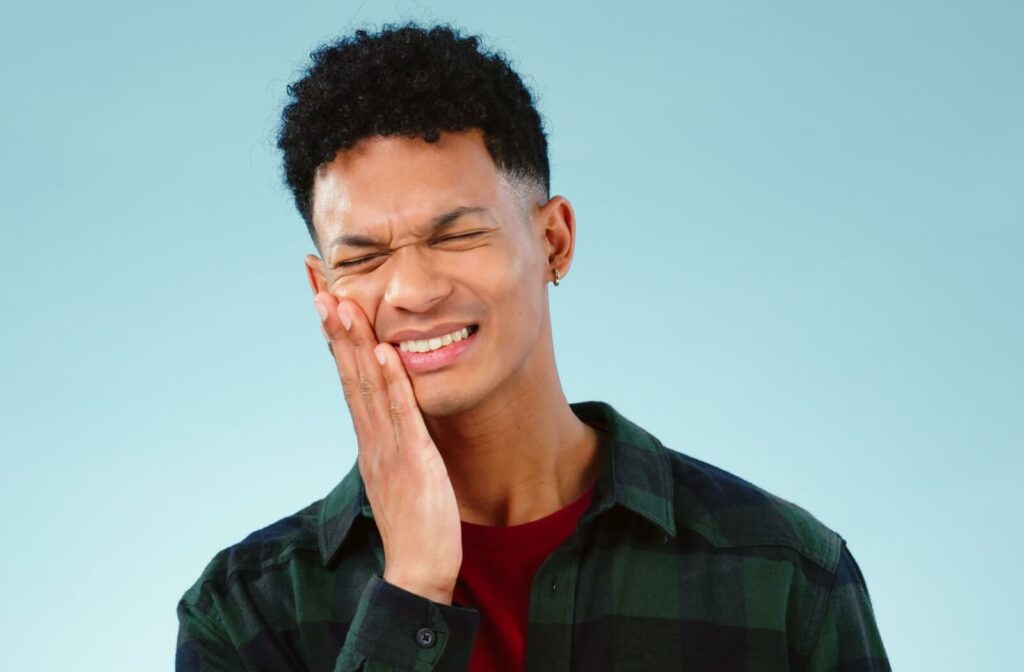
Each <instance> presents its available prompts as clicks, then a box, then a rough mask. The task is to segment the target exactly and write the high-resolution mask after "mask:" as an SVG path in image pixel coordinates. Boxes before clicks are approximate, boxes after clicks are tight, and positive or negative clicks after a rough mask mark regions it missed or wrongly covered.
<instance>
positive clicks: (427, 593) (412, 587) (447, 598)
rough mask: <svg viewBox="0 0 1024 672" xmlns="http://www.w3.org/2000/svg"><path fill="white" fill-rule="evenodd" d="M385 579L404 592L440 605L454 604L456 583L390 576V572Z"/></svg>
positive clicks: (385, 573) (398, 575) (386, 573)
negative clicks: (453, 597)
mask: <svg viewBox="0 0 1024 672" xmlns="http://www.w3.org/2000/svg"><path fill="white" fill-rule="evenodd" d="M383 579H384V580H385V581H387V582H388V583H390V584H391V585H393V586H397V587H399V588H401V589H402V590H407V591H409V592H410V593H413V594H415V595H419V596H420V597H425V598H427V599H428V600H430V601H432V602H438V603H440V604H447V605H450V604H451V603H452V596H453V595H454V593H455V582H454V581H452V582H450V583H449V582H437V581H428V580H424V579H416V578H414V577H409V576H403V575H400V574H389V573H388V572H384V576H383Z"/></svg>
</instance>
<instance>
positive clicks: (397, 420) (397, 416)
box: [390, 400, 405, 428]
mask: <svg viewBox="0 0 1024 672" xmlns="http://www.w3.org/2000/svg"><path fill="white" fill-rule="evenodd" d="M390 411H391V422H393V423H394V424H395V427H396V428H400V427H401V426H402V416H404V415H405V406H404V405H403V404H402V402H401V401H400V400H395V401H392V402H391V408H390Z"/></svg>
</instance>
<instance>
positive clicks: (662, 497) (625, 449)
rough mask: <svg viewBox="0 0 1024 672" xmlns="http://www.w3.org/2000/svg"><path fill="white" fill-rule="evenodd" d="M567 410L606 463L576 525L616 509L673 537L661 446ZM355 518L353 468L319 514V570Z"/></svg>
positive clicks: (600, 410)
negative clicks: (597, 439) (593, 432)
mask: <svg viewBox="0 0 1024 672" xmlns="http://www.w3.org/2000/svg"><path fill="white" fill-rule="evenodd" d="M569 406H570V408H572V411H573V413H575V414H576V416H577V417H578V418H579V419H580V420H582V421H583V422H585V423H587V424H588V425H591V426H592V427H595V428H596V429H598V430H600V434H601V449H602V450H603V451H604V454H605V457H606V458H607V459H605V460H604V461H603V462H602V466H601V472H600V475H599V476H598V479H597V483H596V486H595V488H594V497H593V503H592V504H591V506H590V509H589V510H588V511H587V512H586V513H584V515H583V517H582V518H581V520H580V523H581V524H584V523H587V522H588V521H589V520H591V519H592V518H594V517H595V516H597V515H599V514H601V513H602V512H604V511H606V510H608V509H610V508H612V507H613V506H616V505H617V506H622V507H624V508H626V509H629V510H630V511H633V512H634V513H636V514H638V515H639V516H641V517H642V518H644V519H646V520H648V521H650V522H651V523H653V524H655V525H657V526H658V527H660V528H661V529H662V530H664V531H665V533H666V534H667V535H669V536H671V537H674V536H675V534H676V524H675V515H674V506H673V501H674V495H673V487H672V468H671V465H670V464H669V456H668V454H667V449H666V448H665V446H663V445H662V443H661V442H660V441H659V440H658V439H656V438H655V437H654V436H652V435H651V434H649V433H648V432H647V431H645V430H644V429H643V428H642V427H640V426H639V425H636V424H634V423H633V422H631V421H630V420H628V419H627V418H625V417H624V416H622V415H621V414H619V413H618V412H617V411H616V410H615V409H614V408H612V406H611V405H610V404H607V403H605V402H602V401H583V402H577V403H573V404H570V405H569ZM359 517H363V518H368V519H372V518H373V511H372V510H371V509H370V502H369V500H367V498H366V489H365V487H364V486H363V480H362V477H361V476H360V474H359V467H358V463H356V464H355V465H353V466H352V469H351V470H349V472H348V474H347V475H346V476H345V478H344V479H342V481H341V483H339V484H338V485H337V487H335V488H334V490H332V491H331V493H330V494H329V495H327V497H326V498H325V499H324V503H323V506H322V507H321V509H320V520H319V539H320V557H321V559H322V560H323V563H324V565H327V564H330V563H331V562H332V561H333V559H334V557H335V556H336V555H337V553H338V550H339V549H340V548H341V546H342V544H344V542H345V539H346V538H347V537H348V533H349V531H350V530H351V529H352V526H353V524H354V523H355V521H356V519H357V518H359Z"/></svg>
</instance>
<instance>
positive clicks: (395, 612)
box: [334, 574, 480, 672]
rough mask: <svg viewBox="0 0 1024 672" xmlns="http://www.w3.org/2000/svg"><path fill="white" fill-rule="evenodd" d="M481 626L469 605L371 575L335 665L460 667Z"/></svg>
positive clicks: (428, 671)
mask: <svg viewBox="0 0 1024 672" xmlns="http://www.w3.org/2000/svg"><path fill="white" fill-rule="evenodd" d="M479 625H480V612H479V611H477V610H476V609H474V608H472V607H468V606H462V605H458V604H452V605H448V604H441V603H439V602H434V601H432V600H430V599H429V598H426V597H423V596H421V595H417V594H416V593H411V592H409V591H407V590H405V589H404V588H399V587H398V586H396V585H394V584H392V583H388V582H387V581H385V580H384V579H383V578H381V577H380V576H379V575H377V574H374V575H373V576H371V577H370V580H369V581H368V582H367V584H366V587H365V588H363V592H362V595H360V597H359V605H358V606H357V607H356V613H355V616H354V617H353V618H352V624H351V626H349V630H348V635H347V636H346V638H345V645H344V646H343V647H342V650H341V654H340V655H339V656H338V660H337V663H336V665H335V667H334V670H335V672H349V671H350V670H362V669H367V670H368V669H390V668H395V669H399V670H413V671H415V672H433V671H435V670H436V671H437V672H441V671H442V670H443V671H449V670H451V671H456V670H459V671H463V670H466V669H468V668H469V656H470V654H471V653H472V651H473V642H474V640H475V639H476V631H477V629H478V628H479ZM381 665H383V666H384V667H383V668H381Z"/></svg>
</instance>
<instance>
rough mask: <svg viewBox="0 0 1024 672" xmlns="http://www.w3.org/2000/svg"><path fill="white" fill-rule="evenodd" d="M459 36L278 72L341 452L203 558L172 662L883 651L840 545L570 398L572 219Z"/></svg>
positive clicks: (796, 658)
mask: <svg viewBox="0 0 1024 672" xmlns="http://www.w3.org/2000/svg"><path fill="white" fill-rule="evenodd" d="M478 46H479V44H478V41H477V39H476V38H473V37H463V36H461V35H459V34H458V32H457V31H454V30H452V29H450V28H447V27H442V26H439V27H434V28H432V29H424V28H420V27H418V26H415V25H411V24H410V25H406V26H401V27H393V26H387V27H385V28H384V30H382V31H381V32H380V33H377V34H369V33H367V32H365V31H358V32H357V33H356V34H355V35H354V36H353V37H351V38H349V39H345V40H342V41H340V42H337V43H335V44H332V45H328V46H327V47H324V48H322V49H320V50H319V51H317V52H316V53H315V54H314V55H313V63H312V65H311V67H310V68H309V70H308V71H307V72H306V73H305V75H304V76H303V77H302V78H301V79H300V80H299V81H297V82H296V83H295V84H293V85H292V86H291V87H290V88H289V94H290V95H291V100H290V102H289V104H288V105H287V107H286V108H285V110H284V115H283V124H282V127H281V132H280V136H279V146H280V148H281V149H282V150H283V152H284V162H285V173H286V179H287V182H288V184H289V186H290V187H291V189H292V190H293V193H294V195H295V201H296V204H297V206H298V209H299V212H300V213H301V214H302V216H303V218H304V219H305V222H306V226H307V227H308V230H309V233H310V235H311V236H312V238H313V241H314V243H315V244H316V247H317V251H318V252H319V253H320V256H314V255H309V256H307V257H306V260H305V262H306V270H307V275H308V278H309V283H310V286H311V288H312V291H313V294H314V305H315V307H316V310H317V312H318V314H319V316H320V320H321V328H322V330H323V333H324V335H325V337H326V339H327V341H328V344H329V347H330V348H331V352H332V353H333V358H334V360H335V363H336V365H337V369H338V373H339V375H340V378H341V383H342V388H343V391H344V396H345V399H346V401H347V403H348V407H349V411H350V414H351V417H352V422H353V424H354V428H355V434H356V438H357V441H358V444H359V445H358V450H359V453H358V459H357V463H356V464H355V465H353V467H352V469H351V470H350V472H349V473H348V475H347V476H345V478H344V479H343V480H342V481H341V483H340V484H339V485H338V486H337V488H335V489H334V490H333V491H332V492H331V493H330V494H329V495H327V497H326V498H324V499H322V500H319V501H317V502H315V503H313V504H311V505H310V506H309V507H307V508H305V509H303V510H302V511H299V512H298V513H296V514H294V515H292V516H289V517H287V518H285V519H283V520H281V521H279V522H278V523H275V524H274V525H271V526H269V527H267V528H265V529H263V530H260V531H258V532H255V533H254V534H252V535H250V536H249V537H247V538H246V539H245V540H243V541H242V542H240V543H238V544H236V545H234V546H232V547H230V548H228V549H226V550H224V551H222V552H221V553H219V554H218V555H217V556H216V557H215V558H214V559H213V561H212V562H211V563H210V565H209V566H208V567H207V569H206V571H205V572H204V573H203V575H202V576H201V577H200V579H199V580H198V581H197V582H196V584H195V585H194V586H193V587H192V588H191V589H190V590H189V591H188V592H187V593H186V594H185V596H184V597H183V598H182V600H181V602H180V604H179V607H178V615H179V619H180V631H179V639H178V649H177V667H178V669H179V670H323V671H325V672H326V671H329V670H334V671H340V670H467V669H469V670H517V669H529V670H588V671H589V670H625V669H635V670H648V671H650V670H680V669H683V670H846V671H853V670H886V669H889V666H888V663H887V661H886V657H885V652H884V649H883V646H882V643H881V640H880V637H879V634H878V631H877V628H876V626H875V622H874V618H873V615H872V611H871V605H870V601H869V598H868V593H867V589H866V587H865V585H864V581H863V578H862V576H861V574H860V571H859V569H858V567H857V564H856V563H855V562H854V559H853V557H852V556H851V555H850V553H849V551H848V550H847V548H846V545H845V542H844V541H843V539H842V538H841V537H839V536H838V535H837V534H836V533H834V532H832V531H831V530H829V529H827V528H826V527H824V526H823V525H822V524H821V523H819V522H818V521H817V520H815V519H814V518H813V517H812V516H811V515H810V514H808V513H807V512H805V511H803V510H802V509H800V508H798V507H796V506H794V505H792V504H790V503H788V502H786V501H784V500H782V499H779V498H777V497H774V496H772V495H770V494H768V493H766V492H764V491H763V490H760V489H758V488H756V487H755V486H753V485H751V484H749V483H747V482H745V481H743V480H741V479H739V478H737V477H735V476H733V475H731V474H728V473H726V472H724V471H721V470H719V469H716V468H715V467H712V466H710V465H708V464H705V463H703V462H700V461H698V460H695V459H692V458H690V457H687V456H685V455H682V454H681V453H678V452H676V451H673V450H670V449H668V448H666V447H665V446H663V445H662V444H661V443H660V442H659V441H658V439H656V438H655V437H654V436H653V435H651V434H649V433H647V432H646V431H645V430H643V429H642V428H640V427H638V426H637V425H635V424H634V423H632V422H631V421H629V420H628V419H626V418H625V417H623V416H621V415H620V414H619V413H617V412H616V411H615V410H614V409H613V408H612V407H611V406H610V405H608V404H604V403H600V402H586V403H578V404H572V405H570V404H569V403H567V401H566V399H565V397H564V395H563V392H562V388H561V384H560V382H559V378H558V375H557V371H556V367H555V360H554V354H553V347H552V336H551V322H550V319H549V310H548V301H547V291H548V283H549V282H551V283H552V284H554V285H557V284H559V282H561V281H562V279H564V278H565V277H566V276H567V275H568V273H569V268H570V266H571V263H572V259H573V252H574V243H575V233H576V221H575V217H574V214H573V209H572V206H571V205H570V203H569V201H568V200H566V199H565V198H563V197H561V196H555V197H549V194H548V189H549V168H548V160H547V141H546V138H545V135H544V132H543V130H542V127H541V119H540V116H539V115H538V113H537V111H536V110H535V108H534V105H533V99H532V97H531V95H530V94H529V92H528V91H527V90H526V88H525V87H524V86H523V84H522V81H521V80H520V78H519V77H518V76H517V75H516V74H515V73H514V72H513V71H512V70H511V69H510V68H509V66H508V64H507V63H506V62H505V61H504V60H503V59H502V58H501V57H500V56H497V55H493V54H486V53H482V52H481V51H480V50H479V49H478ZM607 318H608V319H607V323H608V325H609V328H611V329H621V330H623V331H624V332H628V325H625V324H624V323H623V322H622V321H621V320H618V319H617V318H616V316H615V309H614V306H609V314H608V316H607Z"/></svg>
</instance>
